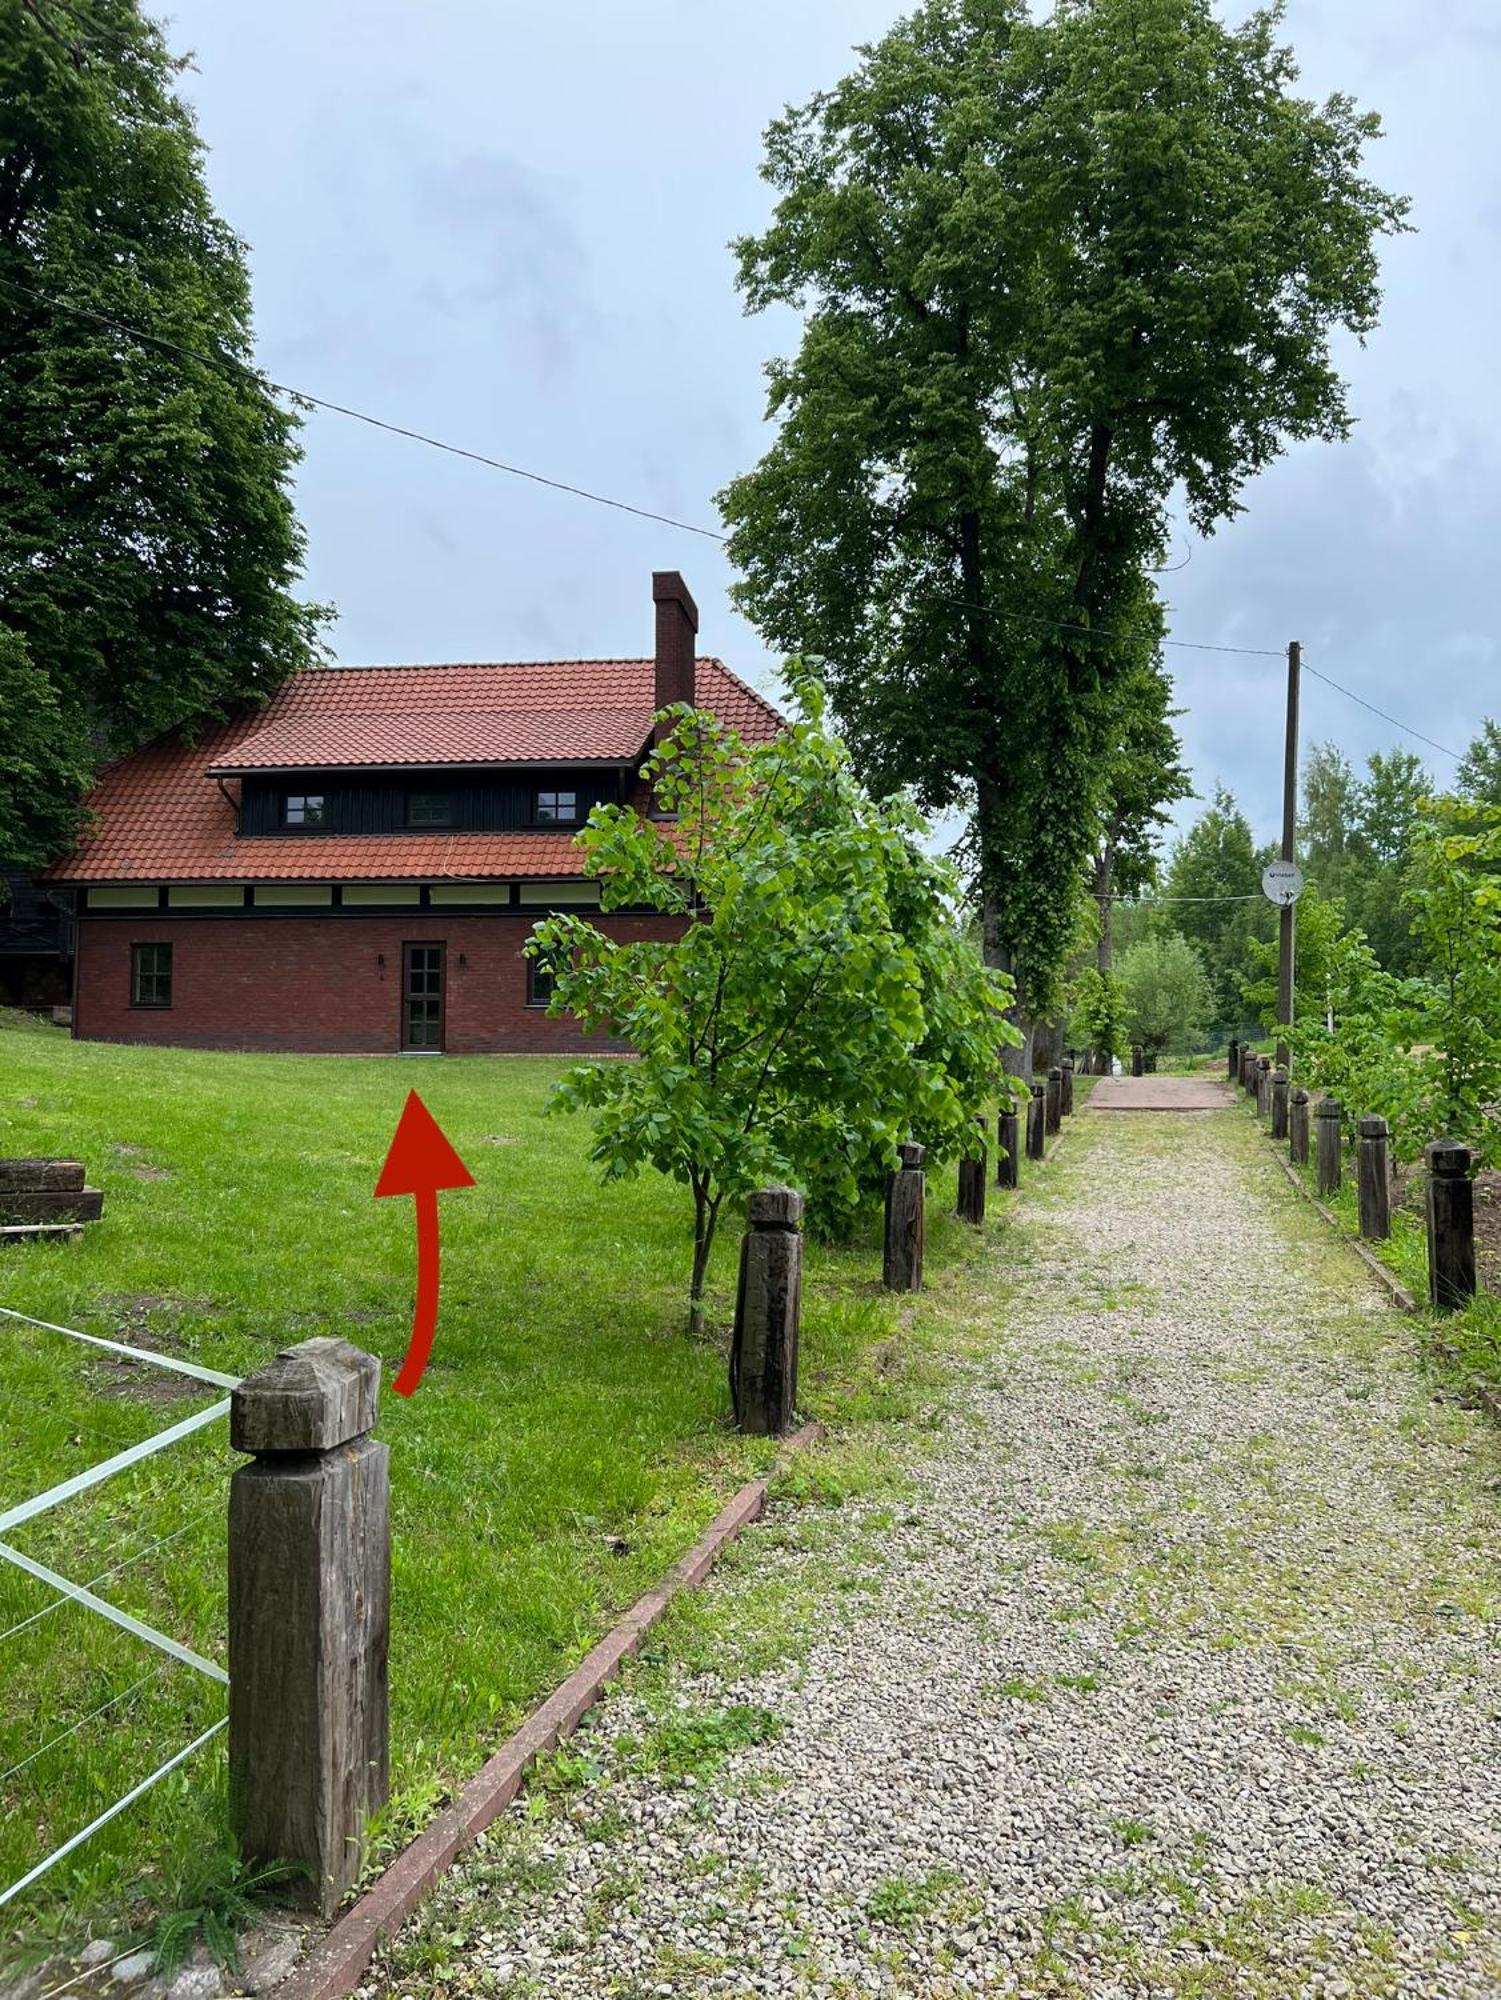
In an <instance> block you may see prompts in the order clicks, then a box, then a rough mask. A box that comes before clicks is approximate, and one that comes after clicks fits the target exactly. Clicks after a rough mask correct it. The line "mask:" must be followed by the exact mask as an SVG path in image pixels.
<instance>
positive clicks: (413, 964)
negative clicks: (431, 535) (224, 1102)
mask: <svg viewBox="0 0 1501 2000" xmlns="http://www.w3.org/2000/svg"><path fill="white" fill-rule="evenodd" d="M652 597H653V600H654V603H655V608H656V653H655V657H654V658H652V659H646V660H566V661H556V662H549V663H546V664H524V665H496V666H434V667H319V668H313V669H310V670H309V671H307V672H304V673H300V674H297V675H296V676H294V677H293V679H291V680H290V681H288V682H287V683H286V684H285V685H284V686H283V687H282V688H280V689H279V690H278V692H277V693H276V695H275V696H273V698H272V700H271V702H270V703H269V704H268V706H267V707H266V708H265V709H263V710H261V711H259V712H258V713H256V714H254V715H251V716H247V717H244V718H242V719H240V720H238V721H235V722H228V723H224V724H222V725H220V726H218V727H215V728H213V729H211V730H210V731H208V732H207V733H205V734H202V735H199V736H197V737H195V738H194V739H192V740H191V741H186V742H185V741H183V740H182V739H181V738H179V737H171V738H164V739H162V740H160V741H158V742H156V743H152V744H148V745H147V746H146V748H145V749H143V750H138V751H136V752H135V754H134V755H132V756H129V757H126V758H123V759H122V760H121V761H120V762H119V763H117V764H114V765H112V766H111V767H110V768H109V769H108V770H107V771H106V772H104V774H103V776H102V777H101V778H100V780H99V783H98V785H97V786H96V787H95V789H94V791H93V793H92V795H91V797H90V806H91V809H92V813H93V825H92V828H91V831H90V832H89V834H88V835H87V837H86V838H85V839H84V841H83V842H82V844H81V845H80V846H79V847H78V849H77V850H76V851H75V852H74V853H72V854H70V855H69V856H68V857H67V858H66V859H65V860H62V861H59V862H57V863H56V864H55V865H54V866H53V867H52V868H50V869H48V870H47V871H46V873H45V876H44V877H43V879H44V881H45V882H46V883H47V885H48V887H49V889H51V890H52V892H53V893H54V894H55V893H57V892H58V891H59V890H60V889H62V888H63V887H64V886H66V887H67V888H69V889H70V890H71V891H72V893H73V896H74V901H75V919H76V944H75V971H74V987H73V1032H74V1034H75V1035H77V1036H82V1037H85V1038H88V1039H93V1040H106V1041H121V1042H162V1043H171V1044H177V1045H181V1046H190V1047H197V1048H238V1049H295V1050H303V1051H308V1052H318V1051H322V1052H332V1053H355V1052H358V1053H370V1052H391V1053H395V1052H397V1051H403V1050H404V1051H410V1052H413V1053H418V1052H421V1053H436V1052H440V1051H443V1050H448V1051H450V1052H452V1053H455V1054H484V1053H491V1052H496V1051H529V1052H536V1053H543V1052H547V1051H553V1050H558V1051H566V1050H571V1049H580V1048H584V1047H587V1046H591V1045H592V1046H598V1044H597V1043H594V1044H591V1043H590V1042H589V1041H588V1039H587V1038H586V1037H584V1036H583V1035H581V1034H580V1033H579V1031H578V1030H577V1029H575V1028H574V1027H573V1026H572V1024H571V1023H570V1022H569V1021H567V1020H549V1019H548V1017H547V1014H546V1012H545V1008H546V1002H547V993H546V988H545V978H544V977H543V976H542V975H539V974H538V972H537V971H536V970H535V969H534V968H533V967H532V966H531V965H530V963H529V961H528V960H527V959H525V958H524V957H523V956H522V946H523V944H524V943H525V941H526V939H527V937H528V935H529V933H530V931H531V927H532V925H533V923H534V922H535V921H536V920H537V919H538V918H539V917H541V916H543V915H545V914H546V913H547V912H548V911H549V910H552V909H558V908H577V907H580V906H585V907H587V906H588V905H589V904H591V903H595V902H597V901H598V895H597V890H596V887H595V885H594V884H593V883H591V882H589V881H587V880H586V879H585V878H584V876H583V874H582V872H581V869H580V862H579V856H578V854H577V852H576V851H575V848H574V846H573V840H574V835H575V833H576V831H577V829H578V827H579V826H581V825H582V823H583V821H584V819H585V818H586V817H587V816H588V813H589V809H590V807H591V806H593V805H594V804H596V803H597V802H601V801H612V800H613V801H629V802H633V803H635V804H637V805H638V806H640V807H641V808H642V809H643V810H645V809H647V808H648V806H649V799H648V795H647V790H646V787H645V785H644V784H643V782H642V777H641V767H642V764H643V762H644V760H645V758H646V756H647V753H648V752H649V750H650V748H651V744H652V728H653V724H652V718H653V714H654V712H655V711H656V710H657V709H659V708H662V707H665V706H667V705H668V704H669V703H671V702H677V701H694V702H697V703H698V704H699V705H700V706H702V707H705V708H709V709H712V710H713V711H714V712H715V713H716V714H718V715H719V716H720V717H721V718H722V719H723V720H724V721H725V722H727V723H729V724H730V725H732V726H733V727H734V728H735V729H737V730H739V731H740V733H741V734H742V735H743V736H744V737H745V738H746V739H747V740H748V741H752V742H765V741H767V740H768V739H769V738H770V737H771V736H773V735H774V734H775V733H776V731H777V729H778V728H779V727H780V726H781V717H780V716H779V715H778V714H777V712H776V710H775V709H773V708H772V707H771V706H770V705H769V704H768V703H766V702H765V701H763V700H762V699H761V697H760V696H759V695H758V694H756V693H754V692H753V690H752V689H750V688H749V687H747V686H746V685H745V683H744V682H743V681H741V680H738V679H737V678H736V677H735V675H734V674H732V673H731V672H730V671H729V669H728V668H727V667H726V666H724V665H723V664H722V663H721V662H720V661H719V660H715V659H700V658H697V657H696V653H695V648H696V637H695V635H696V633H697V630H698V612H697V609H696V607H695V605H694V602H693V599H692V597H691V596H690V595H689V593H688V589H687V586H686V585H685V584H684V582H683V579H682V578H681V577H680V576H679V575H678V574H677V572H676V571H659V572H657V573H656V574H655V575H654V576H653V578H652ZM668 921H670V920H667V919H664V918H662V917H660V916H657V915H655V914H653V913H651V912H642V913H639V914H633V913H630V912H620V913H615V914H611V915H610V916H607V917H604V918H602V919H601V928H602V929H604V930H606V931H608V932H610V933H611V934H612V935H614V936H617V937H622V938H627V937H639V936H643V935H651V934H653V933H656V934H658V935H660V934H661V926H662V925H663V924H664V923H665V922H668Z"/></svg>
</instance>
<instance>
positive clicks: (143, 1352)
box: [0, 1306, 240, 1389]
mask: <svg viewBox="0 0 1501 2000" xmlns="http://www.w3.org/2000/svg"><path fill="white" fill-rule="evenodd" d="M0 1313H3V1314H4V1316H5V1318H6V1319H19V1320H24V1321H25V1323H26V1325H27V1326H42V1327H45V1328H46V1329H47V1331H48V1333H65V1334H66V1335H67V1336H68V1338H69V1340H85V1341H87V1342H88V1344H89V1346H90V1347H104V1348H107V1349H108V1350H109V1352H110V1353H111V1354H128V1355H129V1356H130V1359H131V1360H132V1361H149V1362H150V1363H151V1365H152V1367H153V1368H169V1369H170V1370H171V1371H172V1373H173V1374H174V1375H191V1376H192V1377H193V1379H194V1381H195V1382H212V1383H213V1385H214V1387H215V1388H216V1389H237V1388H238V1387H239V1386H240V1378H239V1376H238V1375H221V1374H220V1373H219V1371H218V1369H217V1368H200V1367H199V1366H198V1363H197V1362H196V1361H179V1360H177V1359H176V1357H175V1356H174V1355H170V1354H153V1353H152V1351H151V1349H150V1348H149V1347H127V1346H126V1345H125V1343H124V1341H121V1340H106V1339H105V1338H104V1337H103V1335H102V1334H97V1333H80V1332H79V1331H78V1328H77V1327H76V1326H54V1324H53V1323H52V1321H51V1320H50V1319H33V1318H32V1316H31V1314H30V1313H22V1312H15V1311H13V1310H12V1308H11V1307H10V1306H0Z"/></svg>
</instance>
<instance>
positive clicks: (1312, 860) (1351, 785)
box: [1298, 743, 1361, 899]
mask: <svg viewBox="0 0 1501 2000" xmlns="http://www.w3.org/2000/svg"><path fill="white" fill-rule="evenodd" d="M1298 845H1299V850H1300V853H1301V855H1302V858H1303V864H1304V868H1305V871H1306V873H1307V876H1308V879H1309V882H1310V883H1311V884H1313V885H1316V887H1317V889H1318V890H1319V891H1320V893H1322V894H1323V895H1324V896H1326V897H1329V898H1331V899H1338V898H1339V897H1340V896H1341V895H1343V894H1344V892H1345V891H1346V889H1347V888H1348V887H1349V883H1350V877H1351V874H1352V871H1353V870H1354V869H1356V868H1357V867H1358V866H1359V861H1360V846H1361V841H1360V780H1359V778H1358V777H1357V776H1356V775H1355V769H1354V766H1353V765H1352V764H1351V762H1350V760H1349V758H1348V757H1346V756H1345V754H1344V752H1343V751H1342V750H1340V749H1338V748H1337V747H1336V746H1335V745H1334V744H1333V743H1316V744H1314V746H1313V747H1312V749H1311V750H1310V751H1309V752H1308V756H1307V758H1306V759H1305V761H1304V765H1303V810H1302V813H1301V815H1300V818H1299V824H1298Z"/></svg>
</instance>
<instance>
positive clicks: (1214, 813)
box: [1166, 785, 1276, 1026]
mask: <svg viewBox="0 0 1501 2000" xmlns="http://www.w3.org/2000/svg"><path fill="white" fill-rule="evenodd" d="M1269 858H1270V849H1259V848H1258V847H1257V845H1256V842H1255V840H1254V839H1253V837H1252V834H1251V823H1250V821H1249V820H1248V819H1247V818H1246V816H1245V814H1244V813H1243V812H1242V811H1241V809H1240V807H1239V806H1238V805H1237V804H1236V803H1235V799H1234V797H1233V796H1232V794H1231V793H1229V792H1227V791H1226V790H1225V788H1224V786H1223V785H1219V786H1216V788H1215V793H1214V799H1213V801H1212V802H1211V804H1210V805H1209V806H1208V808H1207V809H1206V810H1205V811H1204V812H1202V813H1201V814H1200V815H1199V817H1198V819H1196V820H1195V821H1194V823H1193V825H1192V826H1191V827H1190V828H1189V829H1188V831H1187V833H1185V834H1184V836H1183V838H1182V839H1181V840H1180V841H1179V842H1178V844H1177V846H1176V847H1175V848H1174V849H1173V854H1172V860H1171V862H1170V864H1169V867H1168V872H1167V887H1166V895H1167V897H1168V898H1169V900H1170V903H1171V909H1170V912H1169V914H1170V918H1171V922H1172V923H1173V925H1174V926H1175V927H1176V929H1177V930H1179V931H1180V932H1181V933H1182V935H1183V936H1184V937H1185V938H1187V939H1188V941H1189V943H1190V944H1192V945H1193V946H1194V947H1195V949H1196V950H1197V951H1198V954H1199V957H1200V958H1201V960H1202V961H1203V965H1204V970H1205V972H1206V973H1207V974H1208V976H1209V982H1210V985H1211V987H1212V988H1213V991H1214V1000H1215V1007H1216V1009H1217V1010H1218V1018H1219V1021H1220V1022H1221V1023H1222V1024H1223V1025H1225V1026H1232V1025H1233V1026H1239V1025H1240V1024H1241V1023H1242V1022H1244V1021H1245V1020H1246V1018H1247V1005H1246V1000H1245V996H1244V992H1243V984H1244V980H1245V977H1246V975H1247V973H1248V972H1250V971H1251V969H1252V968H1251V962H1250V959H1249V956H1248V947H1249V945H1250V943H1251V940H1252V939H1253V938H1257V937H1267V936H1269V935H1270V934H1271V931H1272V929H1273V927H1274V925H1275V922H1276V919H1275V916H1274V914H1273V911H1272V906H1271V904H1270V903H1269V902H1267V901H1266V899H1265V897H1264V896H1263V895H1262V893H1261V871H1262V868H1263V866H1264V864H1265V863H1266V861H1267V860H1268V859H1269Z"/></svg>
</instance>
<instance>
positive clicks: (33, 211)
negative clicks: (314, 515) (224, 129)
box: [0, 0, 314, 858]
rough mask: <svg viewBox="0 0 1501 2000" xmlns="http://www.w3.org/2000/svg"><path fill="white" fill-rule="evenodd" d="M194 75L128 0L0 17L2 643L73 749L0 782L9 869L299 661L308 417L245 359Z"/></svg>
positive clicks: (242, 312) (2, 4) (22, 3)
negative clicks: (292, 408) (101, 787)
mask: <svg viewBox="0 0 1501 2000" xmlns="http://www.w3.org/2000/svg"><path fill="white" fill-rule="evenodd" d="M182 67H183V62H182V60H181V59H178V58H176V57H174V56H172V55H170V54H169V53H168V51H167V48H166V46H165V43H164V42H163V39H162V35H161V31H160V29H159V28H158V27H157V26H156V25H155V23H153V22H151V21H149V20H148V19H147V17H146V16H145V15H144V14H143V13H142V11H141V9H140V7H139V5H138V4H137V0H77V4H64V0H0V356H3V358H4V360H3V366H0V628H4V629H5V630H7V631H8V632H10V633H11V634H12V635H14V637H15V638H16V639H18V640H19V641H21V642H22V644H23V645H24V647H25V649H26V658H27V660H28V661H29V669H28V671H30V672H31V673H33V674H35V675H36V676H37V677H39V682H40V685H41V688H42V689H44V690H45V692H44V693H43V692H40V691H39V692H38V694H37V696H36V700H37V701H38V702H39V703H44V704H45V703H50V704H51V707H52V712H53V714H54V715H55V727H56V740H57V743H58V746H59V754H57V755H55V756H52V757H46V756H41V755H38V754H37V753H36V752H35V750H33V751H32V752H30V753H28V754H27V760H26V761H27V765H28V768H27V770H25V771H24V772H20V773H18V772H16V771H15V770H13V769H12V768H9V760H7V768H6V769H5V770H4V771H3V772H0V783H3V784H4V786H5V796H4V798H3V799H0V827H3V828H4V829H5V838H6V845H7V849H8V853H9V856H10V857H11V858H34V857H35V856H36V855H37V853H38V852H39V851H40V852H46V851H49V850H52V849H55V848H56V847H57V846H59V845H62V844H64V843H65V841H66V837H67V834H68V832H69V830H70V821H69V810H70V808H76V804H77V799H78V791H79V781H80V777H81V775H82V773H81V771H80V768H79V767H80V762H85V763H97V762H98V761H99V760H100V759H104V758H107V757H110V756H112V755H115V754H116V753H118V752H121V751H124V750H128V749H132V748H134V747H135V746H136V745H137V744H139V743H140V742H142V741H143V740H145V739H146V738H148V737H151V736H154V735H157V734H159V733H161V732H162V731H164V730H167V729H170V728H172V727H174V726H176V725H177V724H179V723H181V722H184V721H187V720H189V719H191V718H194V717H197V716H200V715H205V714H218V713H223V712H224V711H225V710H226V709H228V708H229V707H231V706H232V705H234V704H238V703H241V702H255V701H259V700H262V699H264V698H265V696H266V695H267V694H269V693H270V691H271V690H272V689H273V688H274V687H275V686H276V684H277V683H278V681H280V680H281V679H282V678H283V677H284V676H285V675H286V674H288V673H289V672H291V670H292V669H293V668H295V667H298V666H301V665H303V664H304V663H305V662H306V661H307V660H308V658H309V657H310V649H311V646H312V642H313V634H314V613H313V612H312V611H311V610H310V609H309V607H308V606H306V605H304V604H300V603H298V602H297V601H296V599H295V598H294V597H293V595H292V592H291V586H292V583H293V580H294V579H295V577H296V575H297V572H298V570H299V567H300V564H301V560H302V552H303V543H302V535H301V531H300V529H299V527H298V525H297V521H296V517H295V515H294V512H293V508H292V502H291V498H290V494H289V483H290V479H291V474H292V470H293V467H294V465H295V463H296V461H297V457H298V451H297V444H296V433H297V420H296V418H295V417H294V416H293V415H292V414H291V413H290V412H288V411H286V410H283V409H282V408H280V407H279V406H278V404H277V403H276V401H275V400H274V398H273V397H272V395H271V392H270V390H269V389H268V387H267V385H266V383H265V382H264V380H263V379H262V378H261V377H260V376H259V375H258V374H257V373H256V372H255V371H254V369H253V367H252V365H251V352H252V349H251V332H250V287H249V279H248V276H247V272H246V268H245V258H244V250H243V246H242V245H241V244H240V242H239V241H238V240H237V238H236V237H235V236H234V235H233V233H232V232H231V231H230V230H229V229H228V228H227V227H226V226H225V224H224V223H223V222H222V221H220V219H219V218H218V216H216V215H215V213H214V211H213V208H212V206H211V204H210V201H209V197H208V193H207V190H206V188H205V185H204V179H203V163H202V146H201V144H200V141H199V139H198V136H197V133H196V132H195V130H194V127H193V121H192V117H191V114H190V113H189V111H188V109H187V107H186V106H185V105H184V104H183V102H182V100H181V99H180V98H179V97H178V96H177V94H176V92H175V89H174V83H175V79H176V77H177V74H178V72H179V70H180V69H181V68H182ZM54 299H56V300H61V301H66V302H67V305H61V304H58V305H55V304H52V303H50V301H51V300H54ZM126 327H135V328H139V329H140V330H141V331H140V334H139V335H137V334H135V333H131V332H127V331H125V330H124V329H125V328H126ZM184 350H189V351H186V352H185V351H184ZM191 350H196V351H198V352H201V353H203V354H205V355H208V356H210V357H213V358H211V359H208V360H199V359H197V358H195V354H194V352H192V351H191ZM19 671H21V669H19V668H17V667H15V666H14V665H7V667H6V669H5V672H6V674H7V676H8V677H12V676H13V675H14V674H15V673H17V672H19ZM9 699H10V696H9V694H7V700H9ZM51 726H52V725H49V727H51Z"/></svg>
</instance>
